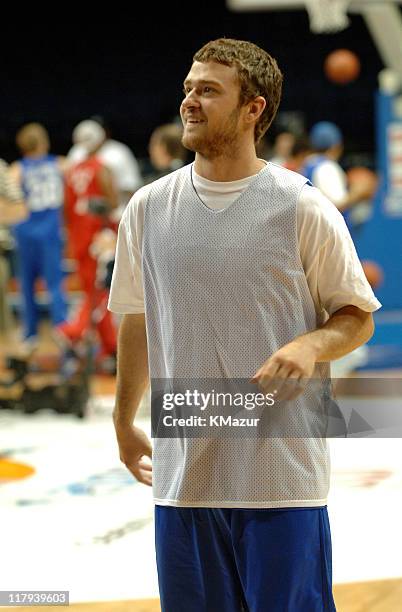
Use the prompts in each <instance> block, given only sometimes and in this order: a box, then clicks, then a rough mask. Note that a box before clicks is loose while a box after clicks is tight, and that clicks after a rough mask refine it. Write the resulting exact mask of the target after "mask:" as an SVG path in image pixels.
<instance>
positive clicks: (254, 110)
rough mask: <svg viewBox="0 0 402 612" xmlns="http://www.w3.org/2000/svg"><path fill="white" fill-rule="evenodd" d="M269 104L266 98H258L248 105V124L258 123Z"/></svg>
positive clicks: (246, 117)
mask: <svg viewBox="0 0 402 612" xmlns="http://www.w3.org/2000/svg"><path fill="white" fill-rule="evenodd" d="M266 105H267V103H266V100H265V98H263V97H262V96H257V97H256V98H254V100H251V101H250V102H249V103H248V104H247V112H246V115H245V119H246V122H247V123H256V122H257V121H258V119H259V118H260V117H261V115H262V113H263V112H264V108H265V107H266Z"/></svg>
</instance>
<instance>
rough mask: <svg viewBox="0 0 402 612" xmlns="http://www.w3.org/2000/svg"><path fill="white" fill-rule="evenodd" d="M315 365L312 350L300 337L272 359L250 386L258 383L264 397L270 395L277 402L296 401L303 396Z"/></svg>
mask: <svg viewBox="0 0 402 612" xmlns="http://www.w3.org/2000/svg"><path fill="white" fill-rule="evenodd" d="M304 338H305V337H304ZM315 363H316V353H315V350H314V349H313V347H312V346H310V345H309V344H308V342H304V341H303V336H301V337H299V338H297V339H296V340H294V341H293V342H290V343H289V344H286V345H285V346H283V347H282V348H280V349H279V350H278V351H276V353H274V354H273V355H271V357H270V358H269V359H267V361H266V362H265V363H264V364H263V365H262V366H261V367H260V368H259V370H257V372H256V373H255V374H254V376H253V378H252V379H251V382H253V383H257V384H258V386H259V387H260V388H261V390H262V391H263V392H264V393H273V394H274V396H275V398H276V399H277V400H291V399H295V397H297V396H298V395H300V394H301V393H303V390H304V388H305V386H306V383H307V382H308V380H309V379H310V378H311V376H312V375H313V372H314V366H315Z"/></svg>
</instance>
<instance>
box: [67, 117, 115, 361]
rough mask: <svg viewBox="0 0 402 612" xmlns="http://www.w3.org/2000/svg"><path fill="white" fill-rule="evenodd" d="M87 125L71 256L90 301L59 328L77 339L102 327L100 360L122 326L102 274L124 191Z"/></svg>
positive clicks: (71, 207) (73, 203)
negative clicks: (101, 253)
mask: <svg viewBox="0 0 402 612" xmlns="http://www.w3.org/2000/svg"><path fill="white" fill-rule="evenodd" d="M83 123H84V125H81V130H83V132H84V137H85V138H84V142H85V146H86V147H87V150H88V155H89V156H88V158H87V159H86V160H84V161H82V162H80V163H79V164H76V165H74V166H72V167H71V169H70V170H69V172H68V173H67V177H66V225H67V229H68V234H69V245H70V249H71V254H72V256H73V257H74V259H75V260H76V262H77V272H78V276H79V279H80V282H81V288H82V290H83V292H84V295H85V298H84V301H83V303H82V305H81V307H80V309H79V311H78V313H77V316H76V317H75V319H74V320H72V321H67V322H66V323H63V324H61V325H59V326H58V328H57V334H58V337H59V338H63V339H64V340H66V341H71V342H73V343H74V342H76V341H78V340H80V339H81V338H82V337H83V336H84V334H85V333H86V332H87V331H88V329H90V327H91V325H94V326H95V327H96V330H97V332H98V335H99V339H100V343H101V350H100V353H99V357H100V358H104V357H108V356H110V355H114V354H115V352H116V328H115V325H114V323H113V319H112V316H111V313H110V312H108V311H107V309H106V302H107V298H108V290H107V288H106V287H105V286H104V284H103V283H102V282H101V280H100V279H99V278H97V269H98V261H97V257H98V252H97V250H96V244H99V236H100V234H101V233H102V232H103V231H104V230H106V229H107V230H108V231H110V230H111V229H112V230H115V229H116V225H115V223H113V222H112V221H111V220H110V219H109V214H110V213H111V212H112V210H113V209H115V208H117V206H118V193H117V189H116V187H115V185H114V182H113V176H112V173H111V171H110V170H109V169H108V168H107V167H106V166H105V165H104V164H103V163H102V162H101V161H100V160H99V159H98V158H97V155H96V154H97V150H98V149H99V147H100V146H101V144H102V142H103V140H102V131H103V130H102V128H101V126H99V133H97V131H96V130H94V129H93V126H90V127H89V129H88V130H86V126H85V122H83Z"/></svg>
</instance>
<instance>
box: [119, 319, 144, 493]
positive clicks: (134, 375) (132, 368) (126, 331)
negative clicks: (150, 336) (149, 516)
mask: <svg viewBox="0 0 402 612" xmlns="http://www.w3.org/2000/svg"><path fill="white" fill-rule="evenodd" d="M148 382H149V376H148V354H147V337H146V328H145V315H144V314H129V315H124V317H123V320H122V322H121V324H120V330H119V340H118V353H117V391H116V404H115V409H114V412H113V422H114V426H115V429H116V436H117V442H118V445H119V450H120V459H121V461H122V462H123V463H124V464H125V465H126V467H127V468H128V469H129V470H130V472H131V473H132V474H133V476H134V477H135V478H137V480H139V481H140V482H142V483H144V484H147V485H151V484H152V468H151V465H150V463H149V462H147V461H144V457H149V458H151V456H152V447H151V443H150V441H149V439H148V438H147V436H146V435H145V433H144V432H143V431H142V430H141V429H139V428H138V427H136V426H135V425H134V419H135V415H136V413H137V410H138V406H139V405H140V402H141V398H142V396H143V395H144V393H145V391H146V389H147V387H148Z"/></svg>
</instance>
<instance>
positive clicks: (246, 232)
mask: <svg viewBox="0 0 402 612" xmlns="http://www.w3.org/2000/svg"><path fill="white" fill-rule="evenodd" d="M191 170H192V166H187V167H185V168H183V169H181V170H179V171H177V172H175V173H172V174H171V175H169V176H167V177H164V178H163V179H160V180H159V181H156V182H155V183H154V184H152V186H150V188H149V189H147V200H146V206H144V214H145V219H144V222H143V241H142V245H141V251H142V262H143V265H142V278H143V282H144V290H145V306H146V317H147V334H148V350H149V363H150V374H151V378H154V379H155V378H159V377H162V378H165V377H172V378H174V377H192V378H204V377H214V378H221V377H223V378H232V377H244V378H249V377H250V376H251V375H252V374H253V373H254V372H255V371H256V370H257V369H258V367H260V365H261V364H262V363H263V362H264V361H265V360H266V359H267V358H268V356H269V355H270V354H272V353H273V352H274V351H275V350H276V349H278V348H279V347H280V346H282V345H283V344H286V342H289V341H290V340H292V339H293V338H294V337H295V336H297V335H300V334H301V333H304V332H306V331H308V330H311V329H315V328H316V327H317V326H318V325H320V324H321V323H322V322H323V319H324V320H325V317H326V314H325V312H323V311H321V312H322V314H320V312H318V311H319V310H320V309H317V308H315V307H314V302H313V300H312V296H311V291H309V286H308V284H307V281H306V275H305V271H304V270H303V265H302V262H301V259H300V248H299V246H300V245H299V244H298V236H297V227H296V225H297V219H296V216H297V210H296V209H297V202H298V199H299V193H300V191H301V190H302V189H303V185H304V184H305V182H306V179H305V178H303V177H300V176H299V175H297V174H295V173H292V172H289V171H288V170H285V169H283V168H279V167H275V166H274V165H272V164H268V165H267V167H266V168H265V169H264V170H262V171H261V172H260V173H259V174H258V175H256V176H254V177H252V178H251V179H250V181H249V184H248V186H247V187H246V188H245V190H244V191H243V193H242V194H241V195H240V197H237V199H236V200H235V201H234V202H233V203H232V204H231V205H229V206H228V207H227V208H225V209H221V210H219V209H218V210H214V209H210V208H208V207H206V206H205V205H204V203H203V202H202V201H201V200H200V199H199V197H198V195H197V192H196V191H195V189H194V187H193V184H192V181H191ZM144 204H145V202H144ZM141 226H142V223H141ZM125 228H126V230H127V231H129V227H128V226H125ZM137 229H138V228H137ZM141 232H142V227H141ZM122 238H123V232H122ZM127 238H128V241H129V243H131V240H130V238H129V236H128V237H127ZM128 254H129V251H128ZM356 260H357V258H356ZM123 261H125V257H123V260H122V262H123ZM357 261H358V260H357ZM132 266H133V264H131V265H130V268H129V269H128V268H126V267H125V266H123V267H121V265H120V264H119V255H118V265H117V268H118V269H119V270H120V272H119V274H118V275H117V277H118V278H119V279H120V281H119V282H117V278H115V279H114V280H115V284H114V289H113V286H112V296H111V302H110V307H111V309H112V310H115V311H116V312H133V311H134V312H135V311H136V310H135V309H134V310H133V309H132V308H133V307H132V306H130V305H129V303H128V302H127V301H126V287H127V282H125V281H124V278H127V277H126V275H127V274H130V276H132V274H133V271H132ZM122 274H123V275H124V278H123V276H122ZM127 281H128V278H127ZM128 282H130V281H128ZM130 286H131V285H130ZM121 291H123V295H122V294H121ZM355 291H356V285H355ZM365 293H366V292H363V295H364V294H365ZM361 294H362V291H360V294H359V291H357V294H356V295H355V292H353V291H350V292H349V293H348V297H347V300H348V301H347V302H345V304H346V303H354V302H353V301H354V300H356V299H359V300H360V301H362V302H364V304H363V308H364V307H365V308H367V310H375V309H376V308H377V307H378V305H379V303H378V302H377V301H376V300H375V298H374V296H372V297H370V296H369V297H370V299H368V298H367V297H366V296H364V299H363V298H362V295H361ZM359 296H360V297H359ZM127 299H130V298H129V297H128V294H127ZM349 299H350V302H349ZM360 301H359V304H358V305H359V306H360ZM123 302H126V305H125V306H124V310H122V304H123ZM369 302H370V303H369ZM342 305H344V304H343V303H342V304H341V306H342ZM341 306H339V307H341ZM321 317H322V318H321ZM327 373H328V369H327V367H326V366H325V365H324V366H322V365H321V366H319V367H318V368H317V371H316V375H317V376H326V375H327ZM308 399H309V402H310V403H314V401H317V398H316V397H315V398H312V397H310V398H308ZM303 409H304V406H303V402H302V401H301V400H298V401H297V402H295V403H294V410H293V411H292V413H291V414H292V415H293V418H294V423H295V424H296V425H297V422H298V421H297V419H298V418H299V417H302V415H303ZM153 466H154V494H155V501H156V503H157V504H165V505H175V506H206V507H254V508H269V507H292V506H293V507H300V506H320V505H323V504H325V503H326V496H327V491H328V474H329V462H328V456H327V449H326V443H325V440H322V439H321V438H311V439H301V438H297V437H295V438H292V439H289V438H288V439H278V438H269V439H260V440H250V439H243V440H242V439H235V440H233V439H226V440H222V439H219V440H216V439H209V440H207V439H194V438H193V439H190V438H187V439H184V440H183V439H182V440H177V439H155V440H154V454H153Z"/></svg>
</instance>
